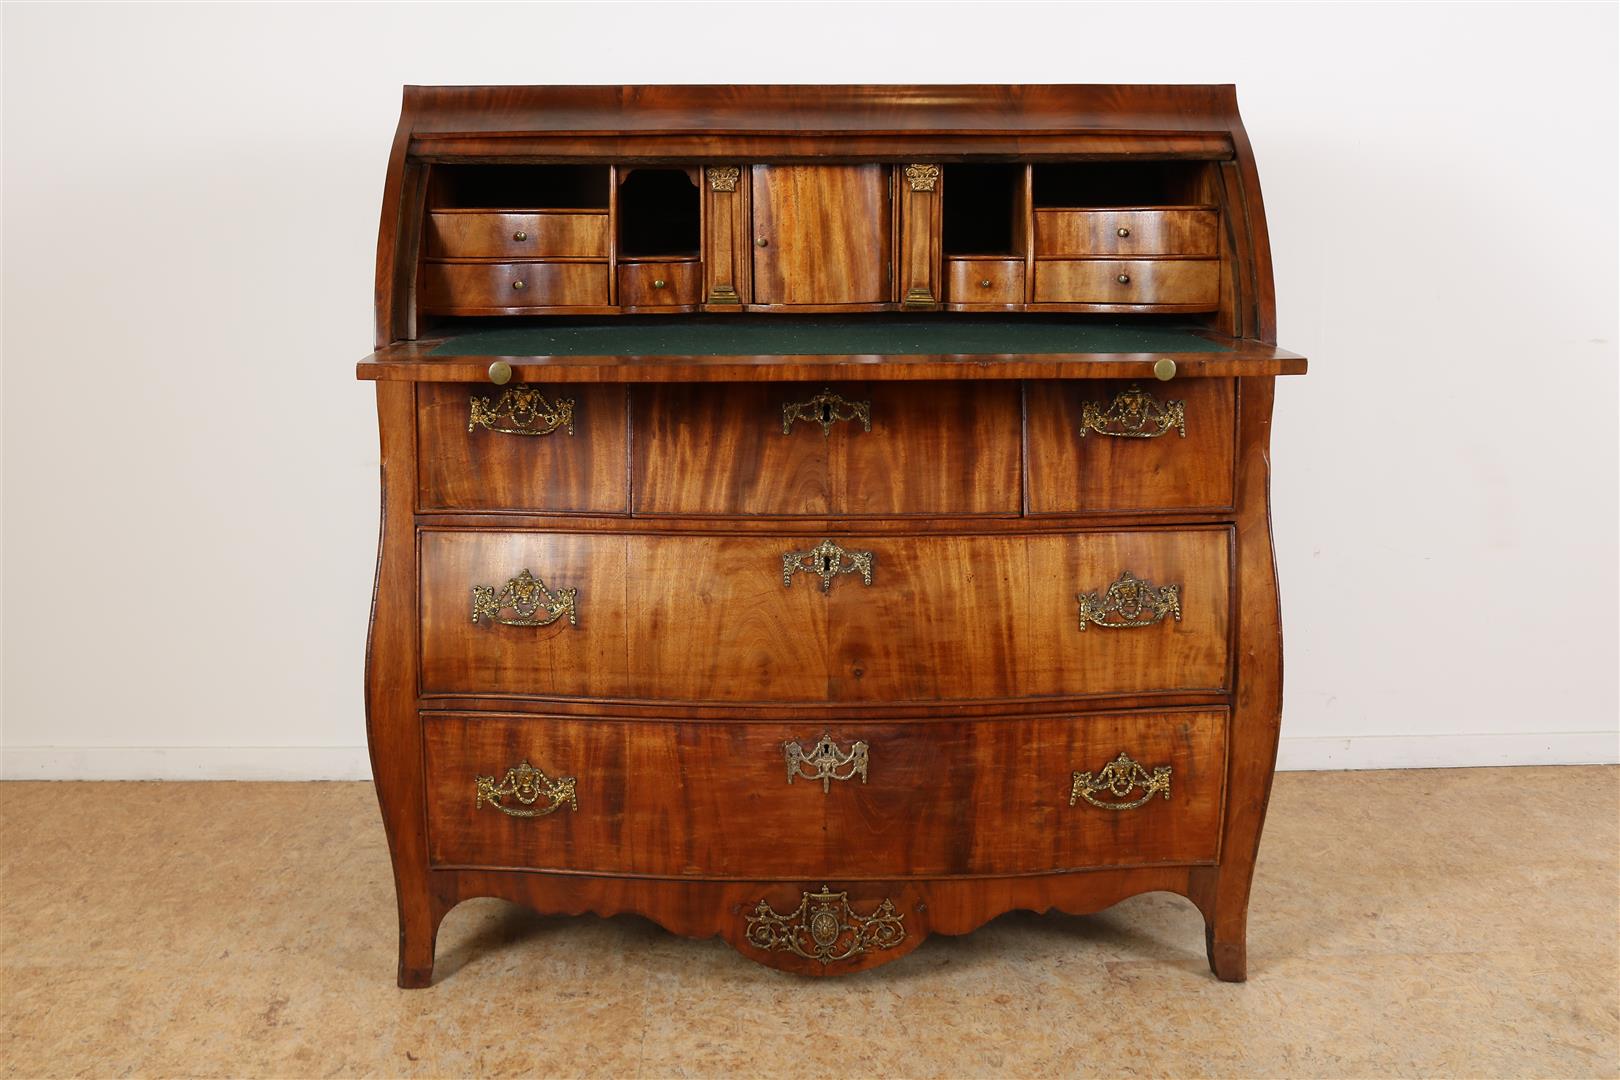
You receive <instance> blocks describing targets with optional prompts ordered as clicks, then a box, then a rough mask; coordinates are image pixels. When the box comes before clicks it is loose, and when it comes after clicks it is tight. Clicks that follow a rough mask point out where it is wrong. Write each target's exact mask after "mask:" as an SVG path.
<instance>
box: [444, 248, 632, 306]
mask: <svg viewBox="0 0 1620 1080" xmlns="http://www.w3.org/2000/svg"><path fill="white" fill-rule="evenodd" d="M422 273H423V295H422V307H423V309H424V310H427V311H435V312H441V313H444V314H458V313H459V314H477V313H480V312H484V313H487V312H492V311H518V310H521V309H526V308H547V307H558V308H567V307H606V306H607V305H608V303H609V295H608V281H609V280H610V278H611V275H610V272H609V269H608V264H607V261H606V260H603V261H601V262H454V263H452V262H430V263H426V264H424V265H423V268H422Z"/></svg>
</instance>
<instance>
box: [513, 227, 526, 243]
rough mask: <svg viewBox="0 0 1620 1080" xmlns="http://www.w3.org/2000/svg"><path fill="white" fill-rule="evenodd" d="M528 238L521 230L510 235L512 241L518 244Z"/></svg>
mask: <svg viewBox="0 0 1620 1080" xmlns="http://www.w3.org/2000/svg"><path fill="white" fill-rule="evenodd" d="M528 238H529V234H528V233H526V232H524V231H523V230H522V229H519V230H518V231H517V232H515V233H513V234H512V239H514V240H516V241H517V242H518V243H520V244H521V243H523V241H525V240H527V239H528Z"/></svg>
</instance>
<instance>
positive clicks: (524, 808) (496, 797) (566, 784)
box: [473, 759, 579, 817]
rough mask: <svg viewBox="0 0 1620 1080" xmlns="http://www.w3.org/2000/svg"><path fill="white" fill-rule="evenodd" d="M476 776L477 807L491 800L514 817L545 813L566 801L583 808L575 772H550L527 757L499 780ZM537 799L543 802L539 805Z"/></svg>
mask: <svg viewBox="0 0 1620 1080" xmlns="http://www.w3.org/2000/svg"><path fill="white" fill-rule="evenodd" d="M474 779H475V780H476V781H477V794H476V795H474V796H473V809H474V810H482V809H483V808H484V804H486V803H488V804H489V805H490V806H493V807H494V808H495V809H497V810H499V811H500V812H501V813H503V814H506V815H508V816H510V817H545V816H546V815H547V814H554V813H556V812H557V811H558V810H561V809H562V808H563V804H564V803H567V804H568V809H570V810H578V809H579V799H578V797H577V796H576V795H575V793H574V784H575V781H574V778H573V777H572V776H558V777H555V778H553V777H550V776H547V775H546V772H545V770H544V769H537V768H535V767H534V766H533V765H530V764H529V762H528V760H527V759H525V760H523V761H522V762H520V763H519V764H517V765H514V766H512V767H511V768H510V769H507V770H506V775H505V776H503V777H501V779H500V781H499V782H496V780H495V778H494V777H493V776H478V777H475V778H474ZM542 800H544V801H543V802H542ZM535 803H541V805H540V806H535Z"/></svg>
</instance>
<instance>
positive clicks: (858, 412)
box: [782, 389, 872, 438]
mask: <svg viewBox="0 0 1620 1080" xmlns="http://www.w3.org/2000/svg"><path fill="white" fill-rule="evenodd" d="M800 420H808V421H810V422H811V423H813V424H820V425H821V435H822V437H823V438H828V437H830V436H831V435H832V429H833V425H834V424H836V423H840V422H842V421H848V420H859V421H860V422H861V428H862V429H863V430H865V431H871V430H872V403H871V402H870V401H846V400H844V399H843V398H841V397H839V396H838V395H837V394H835V393H833V392H832V391H831V390H830V389H828V390H823V391H822V392H821V393H819V394H817V395H816V396H815V397H813V398H811V399H810V400H809V401H801V402H798V403H794V402H791V401H789V402H783V404H782V434H784V435H791V434H793V425H794V424H795V423H796V422H797V421H800Z"/></svg>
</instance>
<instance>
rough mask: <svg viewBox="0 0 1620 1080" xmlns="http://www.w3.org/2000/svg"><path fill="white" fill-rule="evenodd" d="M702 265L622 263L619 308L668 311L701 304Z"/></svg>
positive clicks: (690, 263)
mask: <svg viewBox="0 0 1620 1080" xmlns="http://www.w3.org/2000/svg"><path fill="white" fill-rule="evenodd" d="M702 279H703V273H702V268H701V264H699V263H698V262H696V261H685V262H631V263H626V262H621V263H620V264H619V306H620V307H667V306H670V305H677V304H695V303H697V302H698V289H699V286H700V285H701V283H702Z"/></svg>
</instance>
